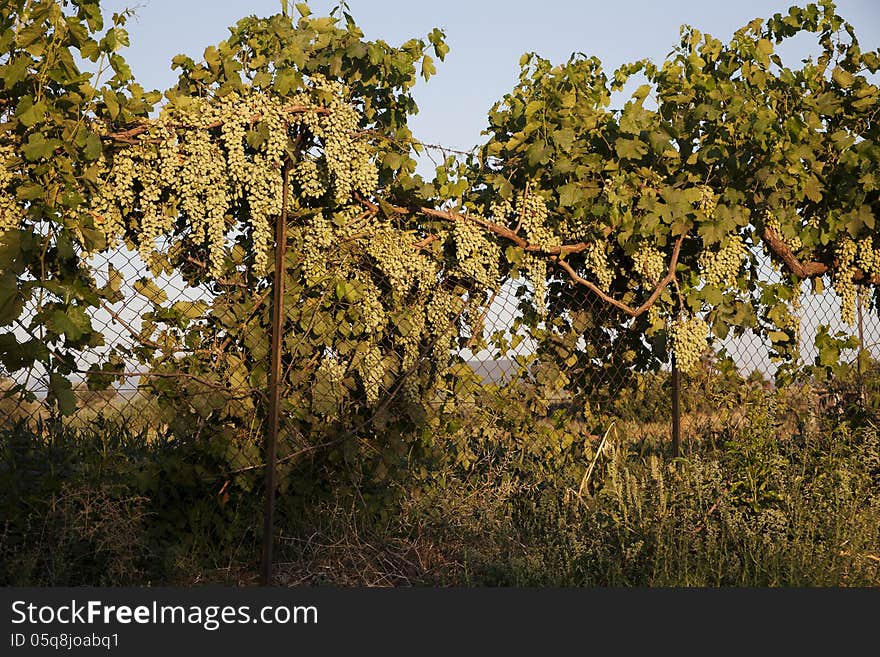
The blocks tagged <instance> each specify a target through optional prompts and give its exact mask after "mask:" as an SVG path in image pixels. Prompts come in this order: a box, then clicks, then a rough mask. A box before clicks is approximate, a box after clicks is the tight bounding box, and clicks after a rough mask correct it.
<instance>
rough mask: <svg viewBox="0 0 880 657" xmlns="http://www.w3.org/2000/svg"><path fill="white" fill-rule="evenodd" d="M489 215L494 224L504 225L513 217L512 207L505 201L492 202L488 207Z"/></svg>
mask: <svg viewBox="0 0 880 657" xmlns="http://www.w3.org/2000/svg"><path fill="white" fill-rule="evenodd" d="M489 215H490V216H491V218H492V221H494V222H495V223H496V224H501V225H504V224H506V223H507V222H508V220H509V219H510V217H511V216H512V215H513V205H511V203H510V201H508V200H506V199H502V200H500V201H499V200H495V201H492V203H491V204H490V205H489Z"/></svg>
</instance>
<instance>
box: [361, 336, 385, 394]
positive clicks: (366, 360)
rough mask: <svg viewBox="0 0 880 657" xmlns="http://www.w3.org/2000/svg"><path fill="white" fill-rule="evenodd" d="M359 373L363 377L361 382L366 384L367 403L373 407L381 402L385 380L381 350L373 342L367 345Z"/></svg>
mask: <svg viewBox="0 0 880 657" xmlns="http://www.w3.org/2000/svg"><path fill="white" fill-rule="evenodd" d="M358 372H359V374H360V375H361V382H362V383H363V384H364V392H365V393H366V395H367V403H368V404H370V405H373V404H375V403H376V402H377V401H379V392H380V387H381V384H382V380H383V379H384V378H385V363H384V360H383V359H382V352H381V350H380V349H379V348H378V347H377V346H376V345H375V344H373V343H372V342H370V343H368V345H367V348H366V351H365V352H364V356H363V359H362V360H361V362H360V365H359V366H358Z"/></svg>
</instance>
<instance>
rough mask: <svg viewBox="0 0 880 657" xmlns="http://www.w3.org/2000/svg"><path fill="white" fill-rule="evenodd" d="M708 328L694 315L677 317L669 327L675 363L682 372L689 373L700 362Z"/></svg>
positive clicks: (705, 344)
mask: <svg viewBox="0 0 880 657" xmlns="http://www.w3.org/2000/svg"><path fill="white" fill-rule="evenodd" d="M708 336H709V326H708V325H707V324H706V322H705V321H703V319H702V318H701V317H698V316H696V315H691V316H685V317H678V318H677V319H675V320H673V321H672V322H671V324H670V326H669V337H670V341H671V345H672V353H673V354H674V355H675V363H676V365H677V367H678V369H679V370H681V371H682V372H690V371H691V370H692V369H693V368H694V366H695V365H696V364H697V363H699V362H700V357H701V356H702V355H703V352H704V351H705V349H706V346H707V344H708V343H707V338H708Z"/></svg>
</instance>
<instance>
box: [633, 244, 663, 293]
mask: <svg viewBox="0 0 880 657" xmlns="http://www.w3.org/2000/svg"><path fill="white" fill-rule="evenodd" d="M633 262H634V263H635V266H636V271H637V272H639V274H641V275H642V277H643V278H644V279H645V280H646V281H647V282H649V283H651V284H656V283H657V282H658V281H659V280H660V279H661V278H663V275H664V274H665V273H666V262H665V261H664V259H663V254H662V253H660V251H659V250H658V249H657V248H656V247H654V246H653V245H651V244H644V243H643V244H641V245H640V246H639V248H638V250H637V251H636V252H635V253H634V254H633Z"/></svg>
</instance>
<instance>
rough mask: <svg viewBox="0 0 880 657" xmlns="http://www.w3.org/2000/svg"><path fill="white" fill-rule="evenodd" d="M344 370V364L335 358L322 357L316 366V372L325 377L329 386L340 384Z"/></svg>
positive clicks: (343, 376) (345, 368)
mask: <svg viewBox="0 0 880 657" xmlns="http://www.w3.org/2000/svg"><path fill="white" fill-rule="evenodd" d="M346 370H347V367H346V364H345V363H344V362H342V361H341V360H339V359H338V358H336V357H335V356H330V355H327V356H324V357H323V358H322V359H321V362H320V363H319V364H318V372H319V373H320V374H322V375H323V376H324V377H326V379H327V381H328V382H329V383H330V384H331V385H339V384H340V383H342V381H343V379H344V378H345V372H346Z"/></svg>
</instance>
